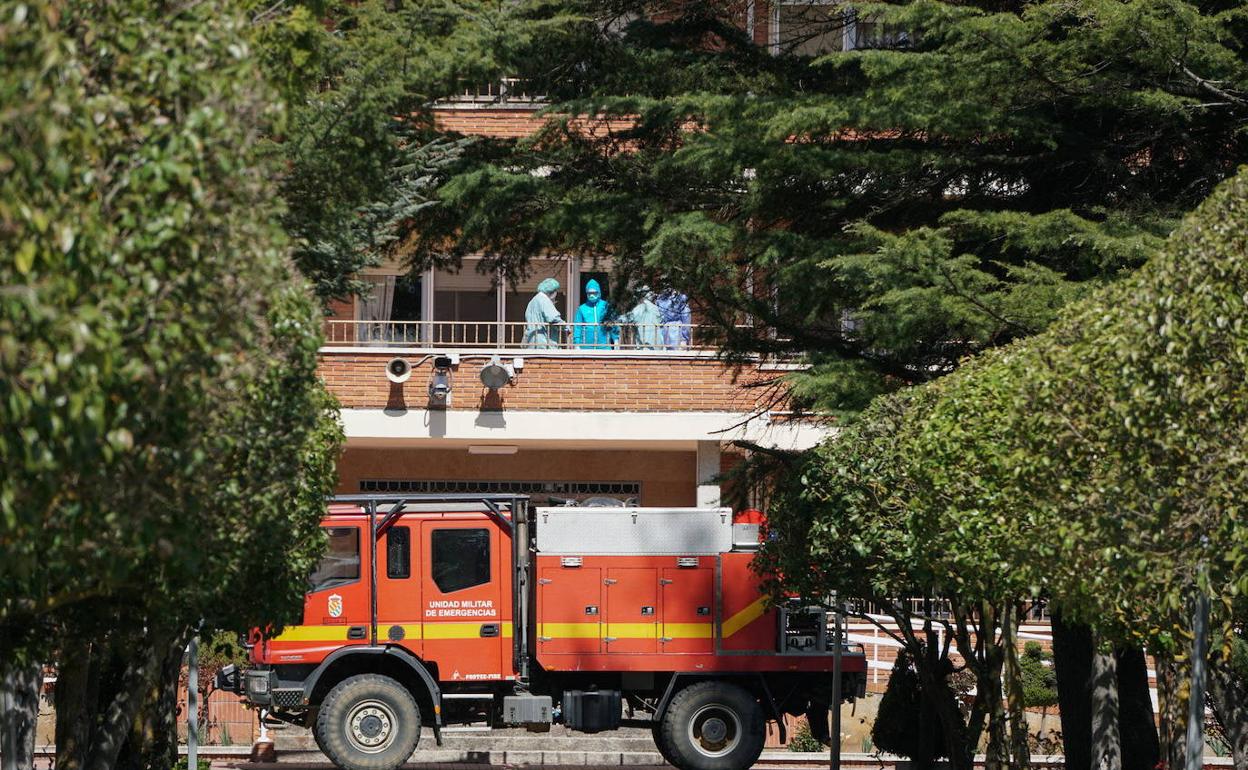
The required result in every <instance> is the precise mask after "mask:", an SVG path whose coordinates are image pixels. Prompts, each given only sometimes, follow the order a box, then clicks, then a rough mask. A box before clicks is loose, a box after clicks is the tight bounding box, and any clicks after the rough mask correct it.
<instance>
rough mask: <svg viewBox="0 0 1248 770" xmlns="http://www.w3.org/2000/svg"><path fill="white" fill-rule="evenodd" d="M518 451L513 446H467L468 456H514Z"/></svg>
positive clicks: (518, 448) (518, 449)
mask: <svg viewBox="0 0 1248 770" xmlns="http://www.w3.org/2000/svg"><path fill="white" fill-rule="evenodd" d="M519 451H520V447H518V446H516V445H515V444H471V445H469V446H468V454H470V455H514V454H515V453H516V452H519Z"/></svg>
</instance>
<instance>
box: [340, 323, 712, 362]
mask: <svg viewBox="0 0 1248 770" xmlns="http://www.w3.org/2000/svg"><path fill="white" fill-rule="evenodd" d="M717 342H718V338H717V336H716V334H715V330H714V329H713V328H712V327H709V326H704V325H698V324H680V323H667V324H632V323H615V324H610V325H602V324H558V325H554V326H551V327H545V326H537V327H534V326H530V325H529V324H526V323H525V322H523V321H383V322H379V321H360V320H344V319H330V320H327V321H325V342H324V349H323V352H347V351H383V350H386V351H394V352H404V353H406V352H429V353H433V352H440V351H447V350H467V351H515V352H517V353H524V354H527V355H540V354H560V353H563V354H565V355H575V356H578V357H595V356H602V357H608V358H609V357H612V356H619V355H626V356H638V355H645V356H647V357H649V356H658V357H689V356H696V357H706V356H708V355H713V354H714V353H715V352H716V351H717V350H718V346H717Z"/></svg>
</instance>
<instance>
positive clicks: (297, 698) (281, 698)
mask: <svg viewBox="0 0 1248 770" xmlns="http://www.w3.org/2000/svg"><path fill="white" fill-rule="evenodd" d="M273 705H274V706H275V707H277V708H297V707H299V706H302V705H303V688H302V687H300V688H298V689H294V690H274V691H273Z"/></svg>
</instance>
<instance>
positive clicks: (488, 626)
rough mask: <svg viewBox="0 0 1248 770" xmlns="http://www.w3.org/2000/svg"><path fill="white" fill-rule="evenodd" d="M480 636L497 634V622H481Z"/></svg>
mask: <svg viewBox="0 0 1248 770" xmlns="http://www.w3.org/2000/svg"><path fill="white" fill-rule="evenodd" d="M481 636H498V624H497V623H482V624H481Z"/></svg>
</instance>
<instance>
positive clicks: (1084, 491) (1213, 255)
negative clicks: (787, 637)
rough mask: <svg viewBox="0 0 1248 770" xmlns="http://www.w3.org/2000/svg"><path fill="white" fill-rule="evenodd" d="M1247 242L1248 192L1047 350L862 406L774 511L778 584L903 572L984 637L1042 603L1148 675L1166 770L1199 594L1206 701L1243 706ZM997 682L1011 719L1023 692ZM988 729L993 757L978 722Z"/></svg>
mask: <svg viewBox="0 0 1248 770" xmlns="http://www.w3.org/2000/svg"><path fill="white" fill-rule="evenodd" d="M1245 223H1248V173H1243V174H1241V175H1240V176H1238V177H1236V178H1235V179H1233V180H1231V181H1229V182H1227V183H1225V184H1224V185H1223V186H1222V187H1221V188H1220V189H1219V190H1218V191H1217V192H1216V193H1215V194H1214V195H1213V196H1211V198H1210V199H1209V200H1208V201H1207V202H1205V203H1204V204H1203V205H1202V206H1201V207H1200V208H1199V209H1198V210H1197V211H1196V212H1195V213H1194V214H1192V215H1191V216H1189V217H1188V218H1187V219H1186V220H1185V221H1184V223H1183V225H1182V226H1181V227H1180V228H1179V229H1178V230H1177V231H1176V232H1175V234H1174V235H1173V236H1172V237H1171V238H1170V240H1169V241H1168V243H1167V247H1166V248H1165V249H1164V250H1163V251H1162V252H1160V253H1159V254H1158V255H1157V256H1156V257H1154V258H1152V259H1151V260H1150V261H1149V262H1148V263H1147V264H1146V265H1145V266H1144V267H1142V268H1141V269H1140V270H1139V271H1137V272H1136V273H1135V274H1133V275H1132V276H1131V277H1129V278H1127V279H1124V280H1123V281H1121V282H1120V283H1118V284H1116V285H1114V286H1111V287H1108V288H1106V289H1103V290H1101V291H1099V292H1097V293H1096V294H1095V295H1094V296H1092V297H1090V298H1088V299H1087V300H1084V301H1081V302H1080V303H1078V304H1077V305H1076V306H1073V307H1071V308H1070V309H1069V311H1067V312H1065V313H1063V315H1062V317H1061V318H1060V319H1059V320H1058V322H1057V323H1056V324H1055V325H1054V326H1053V327H1052V328H1051V329H1050V330H1049V331H1047V332H1045V333H1043V334H1040V335H1037V336H1035V337H1033V338H1031V339H1029V340H1026V341H1023V342H1021V343H1018V344H1016V345H1013V346H1010V347H1008V348H1006V349H1003V350H1000V351H996V352H994V353H989V354H986V355H984V356H981V357H979V358H978V359H977V360H975V361H974V362H972V363H970V364H969V365H966V366H964V367H962V368H961V369H960V370H959V371H958V372H957V373H955V374H953V375H951V376H949V377H946V378H942V379H941V380H939V381H937V382H935V383H932V384H931V385H928V386H925V387H923V388H921V389H918V390H916V391H909V392H906V393H904V394H902V395H898V396H892V397H889V398H886V399H883V400H881V401H879V402H878V403H877V404H875V405H873V406H872V407H871V408H870V409H869V410H867V411H866V412H865V413H864V415H863V418H862V419H861V420H860V421H859V422H858V423H855V424H853V425H851V426H849V427H848V428H847V429H846V430H845V431H844V432H843V433H842V435H841V436H839V437H838V439H837V440H836V441H834V442H831V444H830V445H829V446H828V447H825V448H821V450H820V451H819V456H820V463H818V464H812V466H811V467H810V468H809V469H808V473H807V476H806V477H805V478H804V479H803V482H804V484H805V491H804V492H803V493H802V498H800V499H799V500H798V501H797V504H793V505H789V506H787V507H783V508H781V510H780V511H779V516H778V520H777V522H776V530H777V534H778V536H779V538H780V540H779V541H778V542H777V543H776V544H774V545H772V546H771V550H772V553H773V557H772V558H774V560H775V562H774V563H775V564H777V565H778V566H779V567H780V568H781V569H784V568H785V565H795V564H796V563H797V561H792V560H794V559H796V560H798V561H800V560H801V558H802V555H803V554H804V555H805V556H806V558H808V559H811V558H812V557H813V561H814V562H815V563H816V564H819V565H820V567H821V568H820V569H818V570H813V571H811V570H806V572H808V573H810V574H811V577H809V578H808V579H807V582H808V583H811V582H812V581H813V585H812V587H815V588H818V584H819V583H820V582H824V581H826V585H825V587H824V588H825V591H826V590H827V589H829V588H837V587H841V586H842V585H843V584H844V583H845V582H846V581H847V580H849V579H850V577H849V576H846V575H844V574H843V572H849V571H860V572H862V573H863V574H862V575H861V576H860V577H858V578H857V581H858V582H857V583H856V584H854V586H855V587H858V586H862V585H866V586H867V587H875V588H876V590H880V589H881V588H882V589H883V590H884V592H885V593H886V594H887V593H888V592H891V591H892V590H895V589H894V584H890V583H889V582H887V581H890V580H894V579H895V577H896V576H895V574H894V573H895V570H897V569H898V568H899V567H900V566H902V565H898V564H895V563H894V562H893V561H892V560H893V559H894V558H899V557H900V558H904V559H906V560H907V561H913V564H910V565H909V566H908V567H906V569H907V570H908V571H907V572H906V573H905V574H907V575H909V576H917V577H919V578H921V580H920V581H919V582H920V583H921V584H922V585H925V586H934V587H935V588H936V589H937V590H938V591H940V592H941V593H942V594H944V595H947V596H949V597H950V598H951V599H953V600H955V606H956V600H957V599H958V598H960V597H961V598H963V599H965V598H970V599H973V600H978V601H980V603H981V605H980V606H981V616H985V617H986V614H987V612H988V611H989V610H991V607H990V603H991V602H999V601H1008V600H1009V599H1010V598H1011V597H1024V596H1029V595H1031V596H1047V597H1049V598H1050V599H1052V600H1053V601H1054V602H1055V603H1056V604H1057V605H1058V606H1059V607H1060V608H1061V610H1062V612H1063V615H1065V616H1069V617H1071V618H1073V619H1076V620H1080V621H1083V622H1086V623H1089V624H1091V625H1092V626H1094V627H1095V629H1096V632H1097V635H1098V636H1099V637H1100V639H1101V641H1102V643H1103V644H1105V645H1108V644H1111V643H1114V642H1134V643H1136V644H1138V643H1139V642H1141V641H1143V642H1147V643H1148V644H1149V646H1150V649H1151V651H1152V652H1153V653H1154V655H1155V656H1156V658H1157V660H1158V666H1159V671H1160V679H1161V683H1160V686H1159V687H1160V690H1161V695H1162V701H1163V715H1162V722H1163V736H1164V737H1165V738H1166V740H1165V745H1164V746H1163V749H1164V756H1166V757H1167V761H1168V762H1169V763H1171V764H1175V763H1176V762H1178V761H1179V759H1180V758H1181V757H1182V754H1183V746H1182V743H1181V740H1180V738H1179V736H1181V735H1182V732H1183V714H1184V713H1185V705H1184V703H1183V700H1184V699H1185V698H1186V694H1185V690H1184V689H1183V688H1181V687H1178V686H1176V685H1177V682H1178V681H1179V679H1180V675H1181V674H1182V672H1183V670H1184V669H1185V668H1186V666H1187V661H1188V652H1187V649H1188V647H1189V646H1190V622H1191V621H1190V609H1189V605H1188V602H1189V600H1190V598H1191V596H1192V595H1193V593H1195V592H1201V593H1205V594H1206V595H1210V596H1212V597H1214V598H1215V602H1214V604H1215V608H1217V611H1216V612H1215V621H1216V622H1217V623H1218V624H1219V627H1220V628H1221V629H1222V630H1223V633H1222V638H1223V639H1226V640H1227V641H1226V642H1225V643H1224V644H1223V645H1221V650H1220V651H1219V652H1218V653H1217V655H1215V668H1217V669H1218V671H1219V673H1218V674H1217V677H1218V678H1219V680H1220V681H1219V686H1222V685H1223V684H1230V685H1232V687H1229V688H1228V689H1226V690H1222V691H1221V693H1222V694H1221V695H1219V692H1217V691H1215V693H1214V696H1215V697H1220V698H1223V699H1224V702H1225V703H1227V704H1228V705H1226V706H1223V707H1222V708H1224V709H1225V708H1230V707H1229V703H1234V696H1235V692H1236V690H1235V689H1234V687H1233V685H1234V679H1233V678H1230V677H1226V678H1223V677H1224V676H1225V675H1226V674H1232V675H1233V671H1234V663H1233V661H1234V660H1235V658H1234V650H1235V649H1236V641H1237V639H1238V634H1240V633H1242V619H1237V617H1236V615H1235V614H1234V613H1233V612H1231V609H1232V608H1233V607H1234V601H1235V600H1236V598H1237V597H1239V596H1242V594H1243V592H1244V590H1245V586H1244V580H1245V572H1244V569H1243V564H1244V560H1245V559H1246V558H1248V549H1246V548H1245V546H1246V545H1248V527H1245V524H1244V521H1245V520H1244V517H1243V516H1242V515H1241V512H1240V508H1239V506H1240V501H1239V498H1240V495H1239V494H1237V492H1236V490H1238V489H1242V485H1243V483H1244V478H1245V468H1246V467H1248V461H1246V458H1248V455H1246V454H1245V450H1246V445H1245V442H1244V436H1245V435H1248V398H1246V397H1248V393H1245V392H1244V389H1245V388H1246V387H1248V385H1246V384H1245V383H1248V371H1246V367H1248V332H1246V331H1245V330H1248V308H1246V306H1245V301H1244V297H1245V295H1248V260H1245V254H1248V225H1246V224H1245ZM873 519H874V520H875V521H876V522H877V523H875V524H873V523H872V520H873ZM873 526H874V527H876V529H875V530H873V529H872V527H873ZM803 527H804V528H805V529H806V530H807V532H806V534H802V529H803ZM790 549H791V550H790ZM838 549H839V550H838ZM825 565H830V566H825ZM788 574H797V573H796V572H795V571H794V570H793V569H792V568H790V569H789V570H788ZM992 625H993V624H989V627H990V628H991V627H992ZM1001 628H1002V630H1003V632H1004V631H1005V630H1006V629H1008V628H1009V623H1008V618H1007V622H1004V623H1001ZM1011 647H1012V645H1008V646H1007V647H1006V649H1007V650H1009V649H1010V648H1011ZM964 655H965V653H964ZM1099 658H1100V661H1099V662H1098V661H1097V659H1095V658H1094V661H1093V662H1094V666H1093V669H1094V677H1096V682H1095V684H1096V686H1097V687H1098V688H1100V687H1102V686H1103V687H1106V688H1110V689H1112V688H1114V687H1115V686H1116V685H1115V684H1114V683H1113V682H1112V681H1107V680H1106V679H1105V677H1104V676H1103V674H1104V673H1105V672H1112V670H1113V668H1114V666H1115V665H1124V661H1126V662H1127V664H1129V665H1131V666H1133V667H1135V668H1136V669H1138V670H1140V671H1142V670H1143V659H1142V656H1140V655H1138V654H1135V655H1121V654H1120V655H1118V656H1115V655H1113V654H1110V653H1108V652H1106V653H1103V654H1101V655H1100V656H1099ZM1115 658H1117V660H1115ZM972 660H973V659H972V658H970V657H967V661H968V664H970V663H971V661H972ZM917 663H918V664H919V670H920V671H922V665H921V661H918V662H917ZM1007 663H1008V661H1007ZM1100 663H1104V664H1105V665H1104V666H1100ZM1098 667H1099V670H1100V672H1101V674H1102V675H1100V676H1098V675H1097V673H1096V671H1097V670H1098ZM1002 678H1003V680H1004V682H1005V685H1006V695H1007V699H1008V700H1009V701H1010V702H1011V704H1012V703H1013V702H1014V701H1015V699H1016V698H1015V694H1014V693H1013V692H1011V690H1012V682H1014V681H1016V680H1017V676H1016V672H1015V671H1011V670H1009V669H1008V668H1007V669H1006V670H1005V671H1004V676H1003V677H1002ZM1108 679H1109V680H1112V679H1113V676H1112V675H1111V676H1109V677H1108ZM1147 698H1148V695H1147V692H1146V690H1144V689H1142V688H1141V689H1133V690H1130V691H1129V697H1128V692H1127V691H1126V689H1125V688H1124V695H1123V701H1122V702H1123V713H1124V714H1125V713H1127V711H1128V709H1130V710H1131V711H1132V713H1134V711H1135V709H1136V707H1137V705H1138V704H1139V703H1142V704H1145V705H1142V706H1140V711H1142V712H1143V713H1144V715H1145V716H1146V717H1149V720H1150V722H1151V707H1149V706H1147V705H1146V704H1147ZM1018 700H1019V701H1020V702H1021V700H1022V697H1021V693H1019V698H1018ZM1095 701H1096V698H1095V697H1094V703H1095ZM1227 713H1238V712H1237V711H1234V709H1233V708H1231V710H1230V711H1228V712H1227ZM1092 719H1093V724H1094V730H1093V736H1094V737H1093V741H1094V752H1095V753H1094V754H1093V761H1094V762H1097V763H1099V762H1100V761H1101V757H1103V756H1113V755H1117V756H1120V757H1122V758H1123V759H1124V761H1130V762H1137V761H1138V762H1143V763H1146V764H1151V762H1145V760H1146V757H1145V756H1144V755H1143V754H1141V755H1133V754H1130V752H1131V750H1133V749H1135V748H1137V747H1136V746H1135V745H1134V744H1135V743H1136V742H1137V739H1138V740H1146V739H1147V738H1148V736H1149V735H1152V734H1153V733H1152V729H1151V725H1150V727H1149V729H1148V731H1147V733H1146V734H1143V735H1140V736H1136V735H1134V734H1133V735H1128V734H1127V733H1126V732H1125V731H1124V733H1123V735H1122V740H1121V744H1122V745H1121V746H1119V745H1117V744H1118V743H1119V740H1118V739H1117V738H1116V737H1115V736H1116V735H1117V732H1118V729H1119V728H1118V724H1117V722H1118V715H1117V714H1114V713H1112V711H1110V712H1105V711H1103V710H1094V714H1093V717H1092ZM989 725H990V736H989V740H990V744H989V745H990V751H989V753H990V758H991V757H992V749H991V746H992V742H993V740H994V736H993V735H992V734H991V725H992V715H990V719H989ZM1129 744H1130V745H1129ZM1146 753H1147V752H1145V754H1146ZM1128 757H1134V759H1128Z"/></svg>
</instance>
